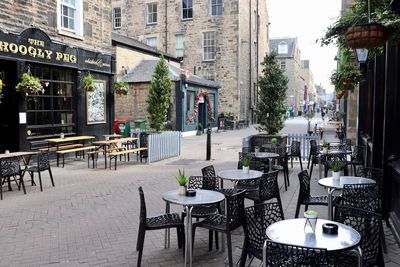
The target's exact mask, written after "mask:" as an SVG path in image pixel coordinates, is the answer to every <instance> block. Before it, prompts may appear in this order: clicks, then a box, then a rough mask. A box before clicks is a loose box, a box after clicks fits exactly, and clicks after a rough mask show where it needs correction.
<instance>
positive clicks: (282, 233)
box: [263, 218, 362, 266]
mask: <svg viewBox="0 0 400 267" xmlns="http://www.w3.org/2000/svg"><path fill="white" fill-rule="evenodd" d="M305 223H306V219H305V218H299V219H290V220H282V221H278V222H276V223H273V224H271V225H270V226H268V227H267V229H266V234H267V238H268V239H269V240H271V241H274V242H279V243H285V244H289V245H294V246H303V247H309V248H325V249H327V250H328V251H344V250H352V249H356V248H357V249H356V251H357V253H358V263H359V266H361V263H362V260H361V259H362V252H361V248H360V247H359V244H360V241H361V235H360V233H359V232H357V231H356V230H355V229H354V228H352V227H350V226H347V225H345V224H342V223H338V222H333V221H330V220H324V219H317V224H316V226H315V232H314V233H305V231H304V226H305ZM324 223H333V224H336V225H337V226H338V233H337V234H335V235H333V234H325V233H323V231H322V225H323V224H324ZM265 244H266V243H264V247H263V257H265V252H266V251H265V250H266V246H265ZM264 266H267V265H266V259H264Z"/></svg>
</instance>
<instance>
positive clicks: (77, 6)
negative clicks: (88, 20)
mask: <svg viewBox="0 0 400 267" xmlns="http://www.w3.org/2000/svg"><path fill="white" fill-rule="evenodd" d="M57 5H58V11H59V14H58V20H57V21H58V27H59V29H60V30H61V31H65V32H69V33H74V34H77V35H80V36H82V35H83V23H82V20H83V14H82V0H59V1H58V2H57Z"/></svg>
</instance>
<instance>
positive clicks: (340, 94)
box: [336, 91, 345, 99]
mask: <svg viewBox="0 0 400 267" xmlns="http://www.w3.org/2000/svg"><path fill="white" fill-rule="evenodd" d="M344 94H345V91H340V92H336V98H337V99H341V98H342V97H343V96H344Z"/></svg>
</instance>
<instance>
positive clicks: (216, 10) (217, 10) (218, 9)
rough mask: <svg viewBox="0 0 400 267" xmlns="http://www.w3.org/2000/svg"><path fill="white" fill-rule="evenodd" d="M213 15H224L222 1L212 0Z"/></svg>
mask: <svg viewBox="0 0 400 267" xmlns="http://www.w3.org/2000/svg"><path fill="white" fill-rule="evenodd" d="M211 15H212V16H219V15H222V0H211Z"/></svg>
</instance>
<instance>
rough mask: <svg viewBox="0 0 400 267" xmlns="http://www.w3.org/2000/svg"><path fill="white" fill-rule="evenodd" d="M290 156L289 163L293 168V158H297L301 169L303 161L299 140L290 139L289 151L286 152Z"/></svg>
mask: <svg viewBox="0 0 400 267" xmlns="http://www.w3.org/2000/svg"><path fill="white" fill-rule="evenodd" d="M288 157H289V158H290V164H291V166H292V168H293V158H299V161H300V169H301V170H303V163H302V162H301V143H300V141H292V144H291V145H290V152H289V154H288Z"/></svg>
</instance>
